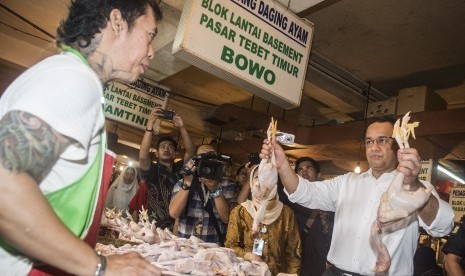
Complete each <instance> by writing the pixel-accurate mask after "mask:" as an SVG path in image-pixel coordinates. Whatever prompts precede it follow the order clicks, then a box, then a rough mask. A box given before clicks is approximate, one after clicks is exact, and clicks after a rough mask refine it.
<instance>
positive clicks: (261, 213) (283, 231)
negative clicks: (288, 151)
mask: <svg viewBox="0 0 465 276" xmlns="http://www.w3.org/2000/svg"><path fill="white" fill-rule="evenodd" d="M249 181H250V187H251V192H252V200H247V201H246V202H243V203H241V204H240V205H238V206H237V207H236V208H234V209H233V210H232V211H231V214H230V216H229V224H228V231H227V233H226V242H225V246H226V247H229V248H232V249H234V251H235V252H236V255H237V256H238V257H242V258H244V259H245V260H247V261H258V262H265V263H266V264H267V265H268V268H269V269H270V271H271V273H272V274H273V275H277V274H278V273H288V274H295V275H298V274H299V272H300V253H301V252H300V251H301V249H300V236H299V229H298V227H297V223H296V221H295V218H294V212H293V211H292V209H291V208H289V207H288V206H286V205H283V204H282V203H281V201H279V197H278V194H277V185H274V186H273V187H272V188H271V189H270V187H266V185H261V184H260V181H259V177H258V166H254V167H252V169H251V172H250V180H249Z"/></svg>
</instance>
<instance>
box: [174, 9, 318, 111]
mask: <svg viewBox="0 0 465 276" xmlns="http://www.w3.org/2000/svg"><path fill="white" fill-rule="evenodd" d="M312 38H313V25H312V24H311V23H310V22H308V21H304V20H303V19H301V18H299V17H297V16H296V15H295V14H293V13H292V12H290V11H289V10H288V9H286V8H285V7H284V6H282V5H281V4H280V3H278V2H275V1H272V0H250V1H244V0H229V1H225V0H188V1H186V4H185V6H184V11H183V13H182V16H181V20H180V23H179V25H178V32H177V34H176V38H175V40H174V43H173V54H174V55H175V56H176V57H179V58H181V59H183V60H185V61H187V62H189V63H191V64H193V65H195V66H197V67H199V68H201V69H203V70H205V71H207V72H210V73H211V74H213V75H215V76H218V77H220V78H223V79H225V80H227V81H229V82H231V83H233V84H235V85H237V86H239V87H242V88H244V89H246V90H248V91H250V92H252V93H254V94H256V95H257V96H260V97H262V98H264V99H266V100H268V101H270V102H272V103H274V104H277V105H279V106H281V107H283V108H294V107H298V106H299V105H300V99H301V95H302V88H303V85H304V81H305V74H306V71H307V66H308V60H309V55H310V48H311V44H312ZM212 93H215V92H214V91H212Z"/></svg>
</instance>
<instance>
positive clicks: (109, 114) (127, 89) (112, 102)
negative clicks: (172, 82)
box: [103, 79, 169, 129]
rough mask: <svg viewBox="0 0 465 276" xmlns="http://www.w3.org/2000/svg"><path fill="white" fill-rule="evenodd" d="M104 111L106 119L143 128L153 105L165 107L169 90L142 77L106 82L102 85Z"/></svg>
mask: <svg viewBox="0 0 465 276" xmlns="http://www.w3.org/2000/svg"><path fill="white" fill-rule="evenodd" d="M103 94H104V97H105V106H104V113H105V117H106V118H108V119H112V120H115V121H117V122H120V123H123V124H126V125H130V126H133V127H136V128H139V129H145V126H146V125H147V120H148V119H149V117H150V112H151V111H152V109H153V108H154V107H162V108H165V107H166V103H167V101H168V97H169V90H168V89H167V88H165V87H161V86H159V85H153V84H150V83H148V82H147V81H145V80H143V79H139V80H137V81H135V82H133V83H130V84H123V83H119V82H108V83H106V84H105V85H104V86H103Z"/></svg>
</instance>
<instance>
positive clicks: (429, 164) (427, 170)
mask: <svg viewBox="0 0 465 276" xmlns="http://www.w3.org/2000/svg"><path fill="white" fill-rule="evenodd" d="M432 170H433V159H423V160H421V169H420V173H419V174H418V179H420V180H424V181H428V182H430V183H431V171H432Z"/></svg>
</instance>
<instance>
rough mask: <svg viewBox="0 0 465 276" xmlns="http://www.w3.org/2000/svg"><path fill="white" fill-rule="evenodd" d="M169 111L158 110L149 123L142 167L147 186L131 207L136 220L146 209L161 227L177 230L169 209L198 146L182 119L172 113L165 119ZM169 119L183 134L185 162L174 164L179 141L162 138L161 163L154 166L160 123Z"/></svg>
mask: <svg viewBox="0 0 465 276" xmlns="http://www.w3.org/2000/svg"><path fill="white" fill-rule="evenodd" d="M166 113H167V112H166V110H163V109H161V108H154V109H153V110H152V112H151V114H150V118H149V120H148V122H147V127H146V129H145V134H144V137H143V138H142V143H141V145H140V151H139V164H140V170H141V177H142V179H143V183H142V185H141V186H140V188H139V190H138V191H137V193H136V194H135V195H134V198H133V199H132V200H131V202H130V203H129V208H130V209H131V210H132V212H133V213H132V216H133V217H134V218H135V219H136V218H137V217H138V211H139V210H142V206H144V208H146V209H147V210H148V212H149V214H150V216H151V217H152V218H153V219H155V220H156V225H157V227H160V228H162V229H164V228H169V229H170V230H173V224H174V220H173V219H172V218H171V217H170V216H169V212H168V207H169V203H170V199H171V192H172V191H173V187H174V185H175V184H176V182H177V181H178V180H179V179H180V177H181V175H180V174H179V170H180V169H181V168H182V164H183V163H184V161H187V160H189V158H191V157H192V155H194V151H195V146H194V144H193V143H192V140H191V138H190V136H189V134H188V133H187V130H186V128H185V127H184V122H183V120H182V118H181V117H180V116H178V115H176V114H175V113H174V112H172V115H171V117H165V116H164V115H165V114H166ZM159 119H169V120H171V121H172V123H173V126H174V127H175V128H177V129H178V130H179V132H180V135H181V138H182V141H183V143H184V147H185V149H186V152H185V154H184V160H181V161H179V162H177V163H174V158H175V157H176V148H177V144H176V141H175V140H174V139H173V138H172V137H169V136H166V137H161V138H160V139H159V140H158V142H157V157H158V162H157V163H156V164H154V163H152V160H151V158H150V146H151V141H152V136H153V134H154V133H155V132H154V128H153V127H154V124H155V122H156V120H159Z"/></svg>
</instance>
